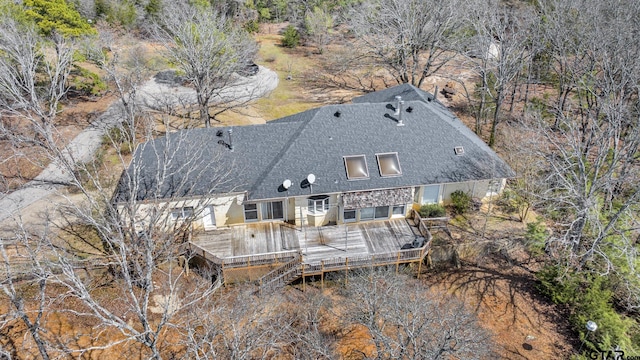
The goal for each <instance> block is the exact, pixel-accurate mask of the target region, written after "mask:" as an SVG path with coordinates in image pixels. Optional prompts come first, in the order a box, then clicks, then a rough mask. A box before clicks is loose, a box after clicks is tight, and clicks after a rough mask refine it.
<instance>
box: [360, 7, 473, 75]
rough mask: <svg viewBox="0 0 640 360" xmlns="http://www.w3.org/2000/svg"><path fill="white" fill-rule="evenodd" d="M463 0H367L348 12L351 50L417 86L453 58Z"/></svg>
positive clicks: (461, 20) (461, 19)
mask: <svg viewBox="0 0 640 360" xmlns="http://www.w3.org/2000/svg"><path fill="white" fill-rule="evenodd" d="M464 4H465V2H462V1H446V2H441V1H432V0H428V1H424V0H420V1H419V0H407V1H405V0H371V1H365V2H363V3H362V5H361V6H358V7H356V8H354V9H353V10H352V11H351V12H349V18H350V19H351V21H350V22H349V24H350V27H351V29H352V30H353V32H354V34H355V37H356V38H355V40H356V41H355V43H354V44H353V47H352V49H353V50H352V51H355V52H356V53H358V54H359V55H360V57H359V60H360V63H361V64H362V65H364V66H366V65H368V64H369V63H373V64H375V65H377V66H380V67H382V68H383V69H385V70H386V71H387V72H388V73H389V74H390V75H391V76H392V77H393V79H395V81H396V82H397V83H399V84H401V83H411V84H413V85H416V86H418V87H419V86H421V85H422V83H423V82H424V80H425V79H426V78H428V77H430V76H432V75H433V74H435V73H436V72H438V71H439V70H440V69H441V68H442V67H443V66H444V65H446V64H447V63H448V62H449V61H450V60H451V59H453V58H454V56H455V54H456V52H455V51H451V50H453V49H455V48H456V43H457V42H458V40H459V39H460V37H459V36H458V34H457V32H458V31H459V30H460V29H459V28H460V27H461V26H462V25H463V23H464V18H463V16H462V14H464V12H463V11H461V9H462V8H464Z"/></svg>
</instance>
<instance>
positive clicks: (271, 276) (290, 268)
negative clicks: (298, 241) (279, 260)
mask: <svg viewBox="0 0 640 360" xmlns="http://www.w3.org/2000/svg"><path fill="white" fill-rule="evenodd" d="M301 264H302V255H301V254H300V253H298V254H297V256H296V257H295V258H294V259H293V260H291V261H289V262H287V263H284V264H282V266H279V267H277V268H275V269H273V270H272V271H270V272H269V273H267V274H265V275H264V276H263V277H261V278H260V279H259V280H258V281H257V282H258V285H259V286H260V292H263V291H265V290H275V289H276V288H278V287H282V286H285V285H287V284H289V283H290V282H292V281H294V280H295V279H297V278H299V277H300V276H301V275H302V269H301V266H300V265H301Z"/></svg>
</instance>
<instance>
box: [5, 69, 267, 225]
mask: <svg viewBox="0 0 640 360" xmlns="http://www.w3.org/2000/svg"><path fill="white" fill-rule="evenodd" d="M277 86H278V74H276V73H275V72H273V71H271V70H269V69H267V68H265V67H260V70H259V72H258V73H257V74H256V75H254V76H250V77H246V78H245V77H238V78H237V79H236V81H235V82H234V83H233V84H231V85H230V86H228V87H227V88H225V89H223V90H222V91H220V93H219V95H218V97H217V99H214V101H215V100H222V101H228V100H229V99H237V100H238V101H241V102H242V101H249V100H251V99H256V98H258V97H262V96H265V95H267V94H269V93H270V92H271V91H272V90H273V89H275V88H276V87H277ZM140 94H141V96H140V98H139V100H138V101H140V102H141V103H142V104H150V103H152V102H153V101H157V100H161V101H165V103H166V101H169V102H171V103H174V102H184V101H190V102H191V103H192V102H193V101H195V91H194V90H193V89H190V88H187V87H183V86H168V85H164V84H159V83H157V82H156V80H155V79H151V80H149V81H148V82H147V83H146V84H145V85H143V86H142V88H141V89H140ZM122 111H123V109H122V106H121V104H120V103H119V102H117V101H116V102H114V103H113V104H111V105H110V106H109V108H108V109H107V110H106V111H105V112H104V113H103V114H102V115H101V116H100V117H98V119H97V120H96V121H95V122H93V123H92V124H91V125H90V126H88V127H87V128H86V129H84V130H83V131H82V132H81V133H80V134H78V135H77V136H76V137H75V138H74V139H73V140H72V141H71V142H70V143H69V144H68V145H67V146H66V147H65V149H64V150H63V152H62V154H61V156H62V157H64V159H65V162H66V163H68V164H77V163H83V162H88V161H89V160H91V158H92V157H93V154H94V153H95V152H96V150H97V149H98V148H99V147H100V144H101V138H102V135H103V134H104V133H105V131H107V130H108V129H109V128H111V127H113V126H114V125H115V124H117V123H118V122H119V121H120V120H121V119H122V118H123V117H122V116H120V114H121V112H122ZM70 170H72V169H69V168H68V167H67V166H66V165H65V164H64V163H63V162H62V161H53V162H52V163H51V164H49V165H48V166H47V167H46V168H45V169H44V170H43V171H42V172H41V173H40V175H38V176H37V177H36V178H35V179H34V180H32V181H30V182H28V183H27V184H25V185H24V186H22V187H21V188H20V189H18V190H16V191H13V192H11V193H9V194H7V195H5V196H4V197H2V198H0V223H2V222H3V221H4V220H7V219H9V218H13V219H14V220H16V219H18V218H19V217H21V216H22V214H21V212H20V210H22V209H25V208H26V207H28V206H29V205H31V204H33V203H35V202H37V201H39V200H44V201H45V202H48V201H47V200H46V199H47V198H48V197H49V196H50V195H55V193H56V192H57V191H58V190H60V189H61V188H63V187H64V186H65V184H68V183H69V182H70V181H71V180H72V174H71V172H70Z"/></svg>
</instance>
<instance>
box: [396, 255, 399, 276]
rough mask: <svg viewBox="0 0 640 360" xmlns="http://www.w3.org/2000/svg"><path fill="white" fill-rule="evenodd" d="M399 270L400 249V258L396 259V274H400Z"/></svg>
mask: <svg viewBox="0 0 640 360" xmlns="http://www.w3.org/2000/svg"><path fill="white" fill-rule="evenodd" d="M399 270H400V251H398V258H397V259H396V275H398V271H399Z"/></svg>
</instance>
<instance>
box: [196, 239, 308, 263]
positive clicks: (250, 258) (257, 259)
mask: <svg viewBox="0 0 640 360" xmlns="http://www.w3.org/2000/svg"><path fill="white" fill-rule="evenodd" d="M189 250H191V253H192V254H195V255H198V256H202V257H203V258H204V259H206V260H208V261H211V262H212V263H214V264H216V265H219V266H221V267H222V268H224V269H233V268H244V267H251V266H260V265H272V264H274V263H276V264H277V263H279V262H288V261H290V260H291V259H293V258H294V257H296V256H297V255H298V253H299V251H298V250H287V251H279V252H271V253H264V254H257V255H245V256H231V257H225V258H220V257H218V256H216V255H214V254H212V253H210V252H209V251H207V250H205V249H203V248H202V247H200V246H198V245H196V244H194V243H192V242H190V243H189Z"/></svg>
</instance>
